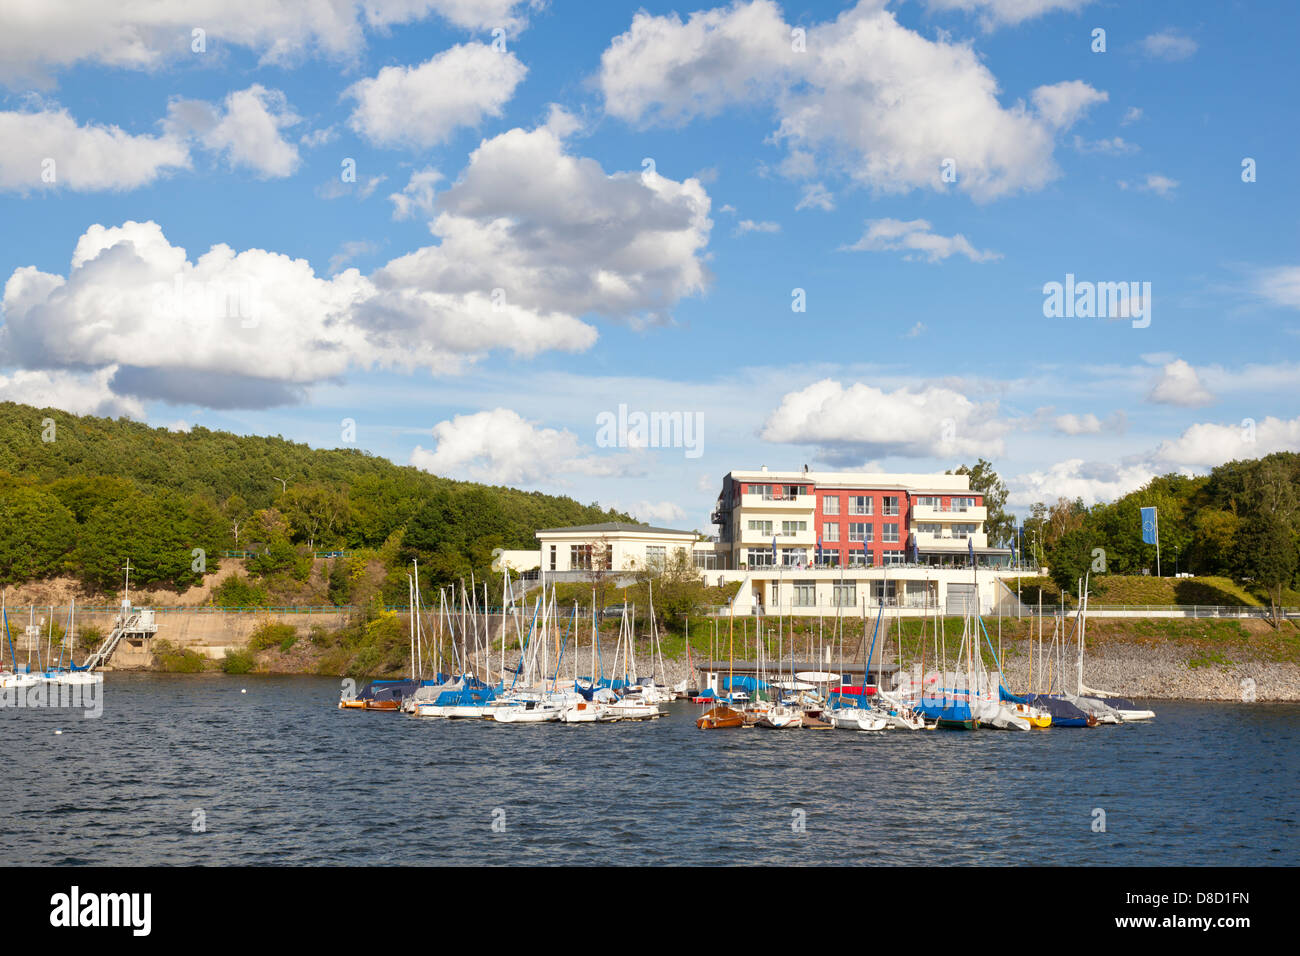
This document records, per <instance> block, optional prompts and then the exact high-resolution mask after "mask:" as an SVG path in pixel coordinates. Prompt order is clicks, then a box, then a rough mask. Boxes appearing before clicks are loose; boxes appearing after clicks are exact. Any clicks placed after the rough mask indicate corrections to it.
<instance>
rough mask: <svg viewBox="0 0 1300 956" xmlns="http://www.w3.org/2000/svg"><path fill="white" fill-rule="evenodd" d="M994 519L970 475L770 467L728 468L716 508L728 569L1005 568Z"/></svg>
mask: <svg viewBox="0 0 1300 956" xmlns="http://www.w3.org/2000/svg"><path fill="white" fill-rule="evenodd" d="M987 519H988V510H987V508H986V507H985V505H984V496H983V494H982V493H980V492H978V491H972V490H971V488H970V478H969V476H967V475H933V474H879V473H871V472H830V471H808V470H806V469H805V470H803V471H768V470H767V469H766V468H761V469H759V470H758V471H732V472H730V473H728V474H727V475H726V476H725V477H724V478H723V479H722V490H721V491H720V492H719V494H718V499H717V502H716V504H715V506H714V509H713V514H712V521H713V523H714V524H715V525H717V527H718V543H717V551H718V555H719V567H722V568H725V569H729V570H757V569H762V568H766V567H774V566H781V567H785V568H838V567H850V568H851V567H882V566H889V565H903V564H910V565H924V566H930V567H967V566H969V565H970V564H971V563H972V562H971V557H972V555H973V556H974V558H975V563H976V564H978V565H981V566H988V567H996V566H1000V565H1005V564H1007V563H1008V561H1009V559H1010V556H1011V552H1010V549H1007V548H996V547H990V546H989V543H988V535H987V533H986V532H985V529H984V522H985V521H986V520H987Z"/></svg>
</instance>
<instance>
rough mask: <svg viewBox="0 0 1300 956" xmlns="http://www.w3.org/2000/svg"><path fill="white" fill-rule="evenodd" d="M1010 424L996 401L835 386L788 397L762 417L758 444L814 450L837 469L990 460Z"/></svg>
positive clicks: (938, 390)
mask: <svg viewBox="0 0 1300 956" xmlns="http://www.w3.org/2000/svg"><path fill="white" fill-rule="evenodd" d="M1009 428H1010V425H1009V424H1008V423H1007V422H1005V421H1003V420H1001V419H1000V418H999V417H998V409H997V404H996V403H995V402H988V403H976V402H972V401H971V400H970V399H969V398H967V397H966V396H965V395H963V394H961V393H960V392H958V391H955V390H954V389H951V388H947V387H944V386H937V385H931V386H924V387H918V388H899V389H896V390H894V391H892V392H891V391H885V390H883V389H879V388H875V387H873V386H871V385H866V384H864V383H862V382H855V383H853V384H852V385H849V386H847V387H845V386H844V385H842V384H841V383H839V382H837V381H834V380H833V379H823V380H822V381H819V382H814V383H813V384H811V385H809V386H808V387H807V388H804V389H800V390H799V391H795V392H789V393H787V394H786V395H785V396H784V397H783V398H782V399H781V404H780V406H779V407H778V408H777V409H776V410H775V411H773V412H772V414H771V415H769V416H768V419H767V421H766V422H765V423H764V425H763V427H762V429H761V431H760V432H759V437H760V438H762V439H763V440H764V441H770V442H781V443H785V444H797V445H812V446H816V447H817V449H818V451H819V454H820V456H821V457H822V458H824V459H825V460H827V461H830V462H832V463H834V464H837V465H850V464H857V463H861V462H862V461H863V460H864V459H866V458H884V457H886V456H891V455H897V456H902V457H909V458H928V457H943V458H950V457H954V456H957V457H960V456H970V455H983V456H985V457H992V456H993V455H999V454H1001V453H1002V452H1003V447H1004V446H1003V441H1002V438H1003V435H1005V434H1006V432H1007V431H1008V430H1009Z"/></svg>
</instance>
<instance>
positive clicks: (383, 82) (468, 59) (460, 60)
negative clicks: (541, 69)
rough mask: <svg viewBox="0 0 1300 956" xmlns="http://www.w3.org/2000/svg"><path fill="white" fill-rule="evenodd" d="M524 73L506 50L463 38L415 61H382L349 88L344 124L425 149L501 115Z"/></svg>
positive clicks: (382, 141)
mask: <svg viewBox="0 0 1300 956" xmlns="http://www.w3.org/2000/svg"><path fill="white" fill-rule="evenodd" d="M527 72H528V69H527V67H525V66H524V65H523V63H521V62H520V61H519V59H518V58H517V57H516V56H515V55H514V54H513V53H510V52H497V51H496V50H494V49H493V48H492V46H491V44H488V43H462V44H459V45H458V46H454V47H452V48H451V49H449V50H444V51H443V52H441V53H438V54H436V55H435V56H433V57H431V58H430V59H428V60H426V61H425V62H424V63H421V64H420V65H419V66H414V67H409V66H386V67H384V68H383V69H382V70H380V71H379V73H378V74H377V75H376V76H374V77H371V78H367V79H364V80H360V81H358V82H357V83H354V84H353V85H352V86H350V87H348V89H347V90H346V91H345V93H344V96H346V97H349V98H351V99H354V100H356V101H357V105H356V108H355V109H354V110H353V111H352V115H351V117H350V118H349V120H348V123H349V125H350V126H351V127H352V128H353V129H354V130H356V131H357V132H358V133H360V134H361V135H363V136H365V137H366V139H368V140H369V141H370V142H372V143H375V144H377V145H380V146H390V147H392V146H399V147H409V148H412V149H428V148H429V147H432V146H437V145H438V144H440V143H443V142H445V141H446V140H447V138H448V137H449V136H450V135H451V134H452V133H453V132H454V131H455V130H457V129H459V128H461V127H475V126H477V125H478V124H479V123H480V122H481V121H482V120H483V119H484V118H485V117H488V116H500V115H501V111H502V109H503V107H504V106H505V104H506V103H508V102H509V101H510V97H511V96H513V95H514V91H515V87H517V86H518V85H519V83H520V82H521V81H522V80H523V78H524V75H525V74H526V73H527Z"/></svg>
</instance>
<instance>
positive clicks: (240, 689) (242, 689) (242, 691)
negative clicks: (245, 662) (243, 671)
mask: <svg viewBox="0 0 1300 956" xmlns="http://www.w3.org/2000/svg"><path fill="white" fill-rule="evenodd" d="M239 692H240V693H241V694H247V693H248V691H247V690H246V689H245V688H243V687H241V688H239Z"/></svg>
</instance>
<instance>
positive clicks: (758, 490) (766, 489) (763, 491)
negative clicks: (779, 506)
mask: <svg viewBox="0 0 1300 956" xmlns="http://www.w3.org/2000/svg"><path fill="white" fill-rule="evenodd" d="M745 493H746V494H749V495H762V496H763V497H764V498H768V497H771V495H772V486H771V485H748V486H746V488H745Z"/></svg>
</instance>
